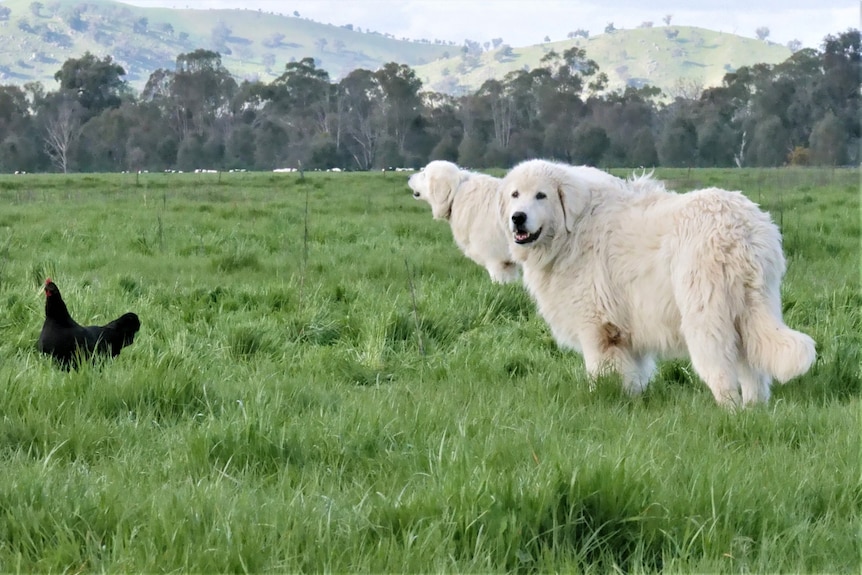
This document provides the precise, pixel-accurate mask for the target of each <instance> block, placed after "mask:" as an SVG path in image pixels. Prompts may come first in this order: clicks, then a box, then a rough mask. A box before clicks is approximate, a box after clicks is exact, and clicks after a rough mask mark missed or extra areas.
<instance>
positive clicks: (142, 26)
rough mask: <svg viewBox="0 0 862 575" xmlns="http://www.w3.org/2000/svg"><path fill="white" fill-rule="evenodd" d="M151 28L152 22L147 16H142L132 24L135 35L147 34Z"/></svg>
mask: <svg viewBox="0 0 862 575" xmlns="http://www.w3.org/2000/svg"><path fill="white" fill-rule="evenodd" d="M149 27H150V21H149V20H148V19H147V17H146V16H141V17H140V18H138V19H137V20H135V21H134V22H133V23H132V32H134V33H135V34H146V33H147V30H148V29H149Z"/></svg>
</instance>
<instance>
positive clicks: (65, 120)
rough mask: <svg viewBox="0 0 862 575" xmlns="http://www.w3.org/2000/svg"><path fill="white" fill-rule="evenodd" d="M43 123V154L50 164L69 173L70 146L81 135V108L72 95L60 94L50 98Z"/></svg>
mask: <svg viewBox="0 0 862 575" xmlns="http://www.w3.org/2000/svg"><path fill="white" fill-rule="evenodd" d="M48 105H49V107H48V109H47V119H46V121H45V140H44V141H45V152H46V153H47V154H48V156H49V157H50V158H51V163H52V164H54V166H55V167H56V168H57V169H58V170H60V171H61V172H63V173H64V174H66V173H68V172H69V167H70V164H69V160H70V153H71V150H72V146H74V145H75V142H77V140H78V137H79V136H80V134H81V106H80V104H78V102H76V101H75V98H74V96H73V95H72V94H70V93H68V92H60V93H58V94H56V95H55V97H54V98H51V100H50V101H49V104H48Z"/></svg>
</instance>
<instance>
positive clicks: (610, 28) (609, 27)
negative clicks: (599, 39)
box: [605, 22, 616, 34]
mask: <svg viewBox="0 0 862 575" xmlns="http://www.w3.org/2000/svg"><path fill="white" fill-rule="evenodd" d="M615 31H616V28H615V27H614V23H613V22H608V23H607V25H605V34H613V33H614V32H615Z"/></svg>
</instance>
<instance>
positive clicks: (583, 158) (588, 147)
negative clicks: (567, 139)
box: [574, 123, 610, 166]
mask: <svg viewBox="0 0 862 575" xmlns="http://www.w3.org/2000/svg"><path fill="white" fill-rule="evenodd" d="M574 139H575V150H576V153H575V158H574V159H575V162H577V163H579V164H588V165H591V166H597V165H599V163H600V162H601V160H602V155H604V153H605V151H606V150H607V149H608V147H609V146H610V139H609V138H608V135H607V133H606V132H605V131H604V129H602V128H600V127H599V126H592V125H589V124H587V123H582V124H580V125H579V126H578V127H577V128H575V134H574Z"/></svg>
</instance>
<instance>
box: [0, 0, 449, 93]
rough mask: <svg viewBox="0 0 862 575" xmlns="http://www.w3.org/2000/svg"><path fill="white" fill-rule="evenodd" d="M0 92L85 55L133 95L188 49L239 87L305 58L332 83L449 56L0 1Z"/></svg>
mask: <svg viewBox="0 0 862 575" xmlns="http://www.w3.org/2000/svg"><path fill="white" fill-rule="evenodd" d="M4 7H5V8H8V9H9V12H8V14H6V15H5V17H3V15H2V14H0V83H7V84H8V83H15V84H23V83H24V82H28V81H32V80H41V81H43V82H44V83H45V85H46V86H47V87H49V88H50V87H53V85H54V79H53V76H54V73H55V72H56V71H57V70H59V69H60V66H61V65H62V64H63V62H65V61H66V60H67V59H69V58H74V57H79V56H80V55H82V54H83V53H84V52H85V51H88V50H89V51H90V52H92V53H93V54H96V55H97V56H100V57H101V56H105V55H108V54H110V55H111V56H113V58H114V59H115V60H116V61H118V62H119V63H120V64H121V65H122V66H123V67H124V68H125V69H126V72H127V76H126V79H127V80H128V81H129V82H130V83H131V84H132V85H133V86H135V87H137V88H140V87H142V86H143V85H144V84H145V83H146V81H147V78H149V75H150V73H151V72H153V71H154V70H156V69H157V68H160V67H164V68H171V69H172V68H173V66H174V61H175V59H176V56H177V55H178V54H180V53H183V52H191V51H193V50H195V49H197V48H208V49H212V50H216V51H218V52H220V53H221V54H222V62H223V63H224V65H225V66H226V67H227V68H228V70H230V71H231V72H232V73H233V74H234V75H236V76H237V77H239V78H259V79H261V80H263V81H269V80H271V79H273V78H275V77H277V76H279V75H280V74H281V73H282V72H283V71H284V65H285V64H286V63H287V62H289V61H290V60H291V59H296V60H299V59H301V58H304V57H307V56H311V57H314V58H315V59H316V60H317V62H318V65H319V66H320V67H322V68H324V69H326V70H327V71H328V72H329V74H330V76H332V77H333V78H338V77H341V76H342V75H345V74H347V73H349V72H350V71H351V70H354V69H356V68H366V69H372V70H373V69H376V68H377V67H379V66H380V65H382V64H384V63H386V62H393V61H394V62H399V63H404V64H408V65H411V66H415V65H420V64H423V63H425V62H431V61H433V60H435V59H437V58H439V57H441V55H443V54H444V53H446V52H447V51H449V52H455V51H457V47H453V46H446V45H441V44H431V43H422V42H408V41H403V40H397V39H395V38H393V37H391V36H386V35H383V34H380V33H367V32H359V31H356V30H352V29H350V28H348V27H340V26H333V25H329V24H321V23H318V22H313V21H310V20H306V19H302V18H298V17H292V16H282V15H277V14H271V13H266V12H262V11H257V10H175V9H168V8H139V7H135V6H129V5H126V4H121V3H119V2H112V1H109V0H87V1H82V0H45V1H44V2H33V1H32V0H5V1H0V12H5V10H3V8H4Z"/></svg>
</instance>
